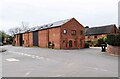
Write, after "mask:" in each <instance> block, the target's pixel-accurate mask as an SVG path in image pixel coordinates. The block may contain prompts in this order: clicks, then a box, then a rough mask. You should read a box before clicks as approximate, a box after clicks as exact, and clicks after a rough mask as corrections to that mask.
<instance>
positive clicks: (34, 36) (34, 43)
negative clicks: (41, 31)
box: [33, 31, 38, 46]
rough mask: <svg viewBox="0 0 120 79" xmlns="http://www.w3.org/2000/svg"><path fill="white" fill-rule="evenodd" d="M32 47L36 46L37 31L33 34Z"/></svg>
mask: <svg viewBox="0 0 120 79" xmlns="http://www.w3.org/2000/svg"><path fill="white" fill-rule="evenodd" d="M33 46H38V31H35V32H33Z"/></svg>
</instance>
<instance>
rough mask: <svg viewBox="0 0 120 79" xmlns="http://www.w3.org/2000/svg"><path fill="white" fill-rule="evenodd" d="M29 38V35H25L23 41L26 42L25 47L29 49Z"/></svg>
mask: <svg viewBox="0 0 120 79" xmlns="http://www.w3.org/2000/svg"><path fill="white" fill-rule="evenodd" d="M28 37H29V36H28V33H24V34H23V41H24V43H23V46H25V47H28V42H29V39H28Z"/></svg>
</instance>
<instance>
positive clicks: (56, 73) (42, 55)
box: [0, 45, 118, 77]
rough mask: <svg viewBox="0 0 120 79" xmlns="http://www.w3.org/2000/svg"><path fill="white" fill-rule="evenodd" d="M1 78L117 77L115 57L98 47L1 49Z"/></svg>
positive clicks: (5, 47) (116, 59) (11, 47)
mask: <svg viewBox="0 0 120 79" xmlns="http://www.w3.org/2000/svg"><path fill="white" fill-rule="evenodd" d="M3 48H4V49H7V51H6V52H4V53H2V54H0V55H2V76H3V77H118V57H115V56H110V55H108V54H106V53H102V52H101V49H100V48H89V49H78V50H56V49H47V48H37V47H35V48H34V47H30V48H29V47H13V46H10V45H8V46H3Z"/></svg>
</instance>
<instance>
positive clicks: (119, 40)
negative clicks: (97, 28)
mask: <svg viewBox="0 0 120 79" xmlns="http://www.w3.org/2000/svg"><path fill="white" fill-rule="evenodd" d="M107 38H108V41H107V43H108V44H109V45H112V46H120V34H109V35H107Z"/></svg>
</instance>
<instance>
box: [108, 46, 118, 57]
mask: <svg viewBox="0 0 120 79" xmlns="http://www.w3.org/2000/svg"><path fill="white" fill-rule="evenodd" d="M107 53H108V54H113V55H120V46H111V45H107Z"/></svg>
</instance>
